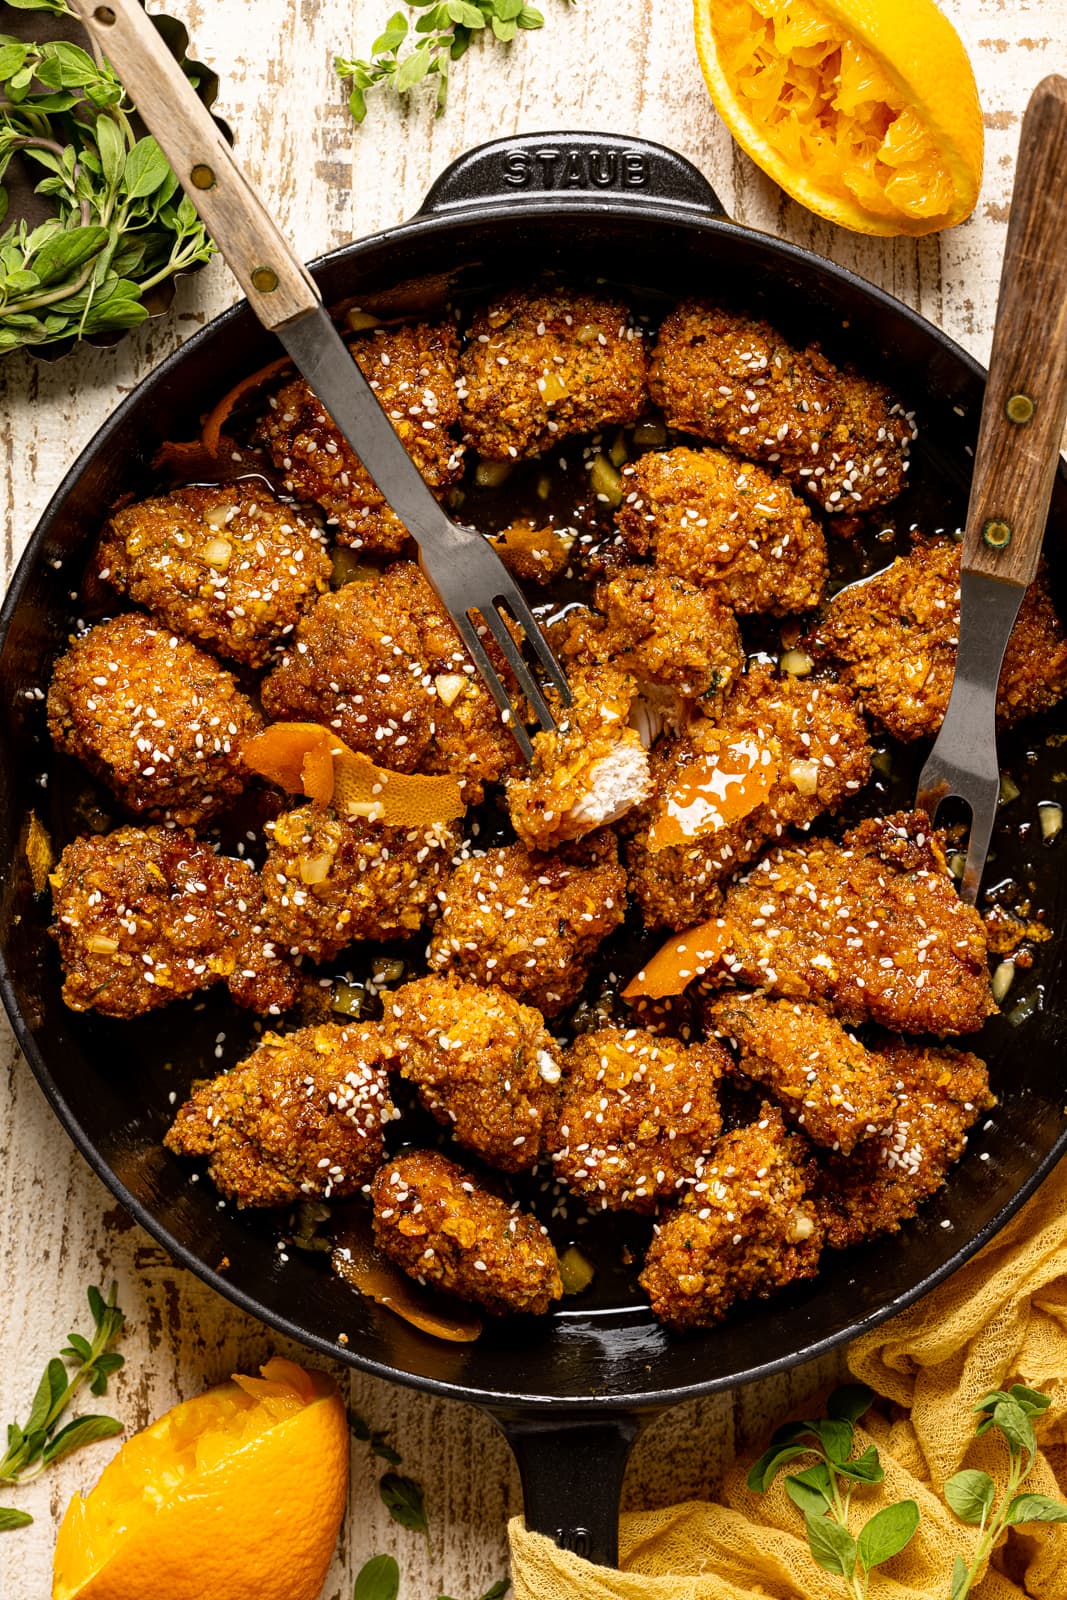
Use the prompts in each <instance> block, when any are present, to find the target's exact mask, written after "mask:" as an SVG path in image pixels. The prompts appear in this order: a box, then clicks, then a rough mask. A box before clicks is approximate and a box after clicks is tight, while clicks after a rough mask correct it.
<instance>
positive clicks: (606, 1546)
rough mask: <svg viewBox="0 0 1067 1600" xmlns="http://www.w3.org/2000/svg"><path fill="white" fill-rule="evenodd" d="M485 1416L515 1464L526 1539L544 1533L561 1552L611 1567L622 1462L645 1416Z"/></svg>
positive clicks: (615, 1545) (615, 1555) (616, 1541)
mask: <svg viewBox="0 0 1067 1600" xmlns="http://www.w3.org/2000/svg"><path fill="white" fill-rule="evenodd" d="M490 1414H491V1416H492V1417H493V1420H494V1422H496V1423H497V1425H498V1426H499V1427H500V1428H501V1429H502V1430H503V1432H504V1435H505V1437H506V1439H507V1441H508V1443H509V1444H510V1446H511V1448H512V1450H513V1451H514V1453H515V1459H516V1461H517V1462H518V1464H519V1476H520V1478H521V1479H522V1499H523V1510H524V1513H525V1517H526V1526H527V1527H528V1528H529V1529H530V1531H531V1533H544V1534H547V1535H548V1537H549V1538H550V1539H554V1540H555V1542H556V1543H557V1544H558V1545H559V1546H560V1547H561V1548H562V1549H564V1550H573V1551H574V1553H575V1555H579V1556H582V1557H584V1559H585V1560H586V1561H593V1562H595V1563H596V1564H597V1565H598V1566H602V1567H614V1566H616V1565H617V1564H618V1560H619V1501H620V1499H621V1497H622V1480H623V1477H624V1475H625V1472H626V1463H627V1460H628V1459H629V1455H630V1451H631V1450H632V1449H633V1446H634V1442H635V1440H636V1439H637V1436H638V1434H639V1433H640V1432H641V1430H642V1428H643V1427H644V1426H645V1423H646V1422H648V1421H650V1420H651V1418H649V1417H645V1416H638V1415H634V1414H631V1413H623V1414H622V1415H614V1416H607V1417H599V1416H597V1417H575V1418H564V1419H563V1420H559V1419H557V1418H555V1417H549V1416H545V1417H541V1416H537V1417H531V1416H530V1415H529V1413H526V1414H525V1415H519V1416H515V1415H509V1414H507V1413H503V1414H502V1413H500V1412H498V1411H494V1412H492V1413H490Z"/></svg>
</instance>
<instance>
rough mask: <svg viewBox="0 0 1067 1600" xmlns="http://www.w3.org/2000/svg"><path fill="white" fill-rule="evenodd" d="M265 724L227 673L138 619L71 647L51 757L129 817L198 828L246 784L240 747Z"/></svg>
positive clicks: (56, 677)
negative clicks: (77, 765) (66, 758)
mask: <svg viewBox="0 0 1067 1600" xmlns="http://www.w3.org/2000/svg"><path fill="white" fill-rule="evenodd" d="M260 726H261V721H260V717H259V713H258V712H257V711H256V710H255V708H254V707H253V705H252V703H251V701H250V700H249V699H248V698H247V697H246V696H245V695H243V694H242V693H241V691H240V689H239V688H238V687H237V682H236V680H235V678H234V677H233V674H232V673H230V672H227V671H226V669H225V667H221V666H220V665H219V663H218V662H217V661H216V660H215V659H214V657H213V656H209V655H207V654H206V653H205V652H204V651H203V650H198V649H197V647H196V646H195V645H192V644H190V643H189V641H188V640H187V639H181V638H179V637H178V636H177V634H173V633H171V631H170V629H169V628H166V629H163V628H159V627H157V626H156V625H155V624H154V623H152V622H150V621H149V620H148V618H147V617H143V616H141V615H140V613H136V614H134V613H131V614H129V615H128V616H121V617H114V618H112V619H111V621H110V622H101V623H98V624H97V626H96V627H95V628H90V629H89V632H88V633H83V634H82V635H80V637H76V638H75V639H73V640H72V641H71V645H70V648H69V649H68V651H67V653H66V655H64V656H60V658H59V660H58V661H57V662H56V664H55V668H54V670H53V673H52V682H51V685H50V687H49V690H48V728H49V732H50V733H51V735H52V742H53V743H54V744H55V746H56V748H57V750H63V751H66V752H67V754H68V755H73V756H77V757H78V759H79V760H81V761H84V763H85V765H86V766H87V767H88V768H89V770H90V772H92V773H93V774H94V775H95V776H96V777H98V778H99V779H101V781H102V782H104V783H106V784H107V786H108V788H109V789H111V790H113V791H114V793H115V794H116V795H117V796H118V798H119V799H120V800H121V801H122V804H123V805H124V806H125V807H126V809H127V811H131V812H133V814H134V815H135V816H148V817H155V818H160V819H166V820H167V821H173V822H178V823H181V824H182V826H189V827H192V826H195V825H196V824H197V823H200V822H203V821H204V820H205V818H207V817H210V816H212V815H213V813H214V812H216V811H217V810H218V809H219V808H220V806H223V805H225V804H226V802H227V801H228V800H232V799H233V798H234V797H235V796H236V795H238V794H240V793H241V791H242V789H243V788H244V787H245V785H246V783H247V782H248V773H247V771H246V769H245V767H244V766H243V764H242V762H241V745H242V744H243V743H244V741H245V739H247V738H248V737H249V736H250V735H251V734H253V733H257V732H258V731H259V728H260Z"/></svg>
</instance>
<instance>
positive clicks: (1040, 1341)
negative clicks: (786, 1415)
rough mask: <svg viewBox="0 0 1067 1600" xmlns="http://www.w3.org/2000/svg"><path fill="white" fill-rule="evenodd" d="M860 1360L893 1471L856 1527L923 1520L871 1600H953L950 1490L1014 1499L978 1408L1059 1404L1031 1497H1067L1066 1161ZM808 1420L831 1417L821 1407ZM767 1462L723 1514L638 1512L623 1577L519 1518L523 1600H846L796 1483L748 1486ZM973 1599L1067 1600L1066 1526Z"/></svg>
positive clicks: (1038, 1530)
mask: <svg viewBox="0 0 1067 1600" xmlns="http://www.w3.org/2000/svg"><path fill="white" fill-rule="evenodd" d="M886 1248H887V1249H892V1243H891V1242H890V1243H889V1244H888V1245H887V1246H886ZM847 1359H848V1365H849V1367H850V1369H851V1371H852V1373H853V1374H854V1376H855V1377H856V1378H858V1379H859V1380H860V1381H862V1382H863V1383H866V1384H869V1385H870V1387H871V1388H872V1389H873V1390H874V1391H875V1393H876V1394H878V1395H880V1396H882V1397H883V1400H884V1402H886V1403H885V1404H884V1405H882V1406H878V1407H877V1408H876V1409H874V1410H872V1411H870V1412H868V1414H867V1416H866V1417H864V1419H863V1426H861V1427H858V1428H857V1430H856V1439H857V1447H858V1448H859V1449H863V1448H865V1447H866V1445H867V1444H868V1443H870V1442H872V1441H873V1442H874V1443H875V1444H876V1445H877V1446H878V1450H879V1452H880V1454H881V1458H882V1465H883V1466H884V1468H885V1482H884V1484H882V1485H880V1486H878V1487H877V1488H875V1489H871V1490H865V1491H863V1492H861V1493H860V1494H859V1495H858V1496H857V1500H856V1502H854V1504H855V1507H856V1510H857V1512H858V1516H857V1518H856V1526H858V1525H859V1524H861V1523H862V1522H863V1521H865V1520H866V1519H867V1517H868V1516H870V1515H871V1514H872V1513H873V1512H874V1511H877V1510H878V1509H879V1508H880V1507H881V1506H882V1505H885V1504H886V1503H888V1502H890V1501H894V1500H903V1499H907V1498H911V1499H914V1500H916V1501H917V1502H918V1504H919V1508H920V1511H921V1513H922V1521H921V1523H920V1526H919V1532H918V1533H917V1534H916V1536H915V1538H914V1539H913V1540H912V1542H911V1544H910V1545H909V1546H908V1548H907V1549H906V1550H904V1551H903V1552H902V1553H901V1554H900V1555H899V1556H896V1557H894V1559H893V1560H892V1561H891V1562H888V1563H887V1564H886V1566H885V1567H882V1568H879V1569H877V1570H876V1571H875V1572H874V1573H872V1575H871V1586H870V1600H948V1594H949V1583H950V1574H951V1571H952V1564H953V1561H954V1560H955V1557H956V1556H957V1555H962V1556H964V1557H965V1558H966V1559H967V1560H968V1561H970V1560H971V1558H972V1555H973V1552H974V1548H975V1544H976V1542H977V1530H976V1529H975V1528H973V1527H967V1526H965V1525H964V1524H963V1523H961V1522H959V1521H958V1520H957V1519H956V1518H955V1517H954V1516H953V1515H952V1513H951V1512H950V1511H949V1510H948V1508H947V1507H946V1505H945V1502H944V1500H943V1498H942V1496H941V1494H940V1489H941V1485H942V1484H943V1483H944V1481H945V1479H946V1478H948V1477H951V1475H952V1474H953V1473H954V1472H958V1471H959V1470H960V1468H961V1467H964V1466H966V1467H975V1468H979V1469H982V1470H984V1471H987V1472H990V1473H992V1475H993V1477H994V1478H996V1479H997V1484H998V1503H999V1495H1000V1492H1001V1491H1002V1490H1003V1480H1004V1469H1005V1467H1006V1464H1007V1447H1006V1445H1005V1444H1004V1442H1003V1440H1002V1439H1001V1437H1000V1435H999V1434H997V1433H995V1432H991V1433H989V1434H987V1435H985V1436H984V1437H983V1438H981V1439H978V1440H976V1439H975V1438H974V1426H975V1421H976V1418H975V1415H974V1412H973V1410H972V1407H973V1406H974V1405H975V1403H976V1402H977V1401H978V1400H980V1399H981V1397H982V1396H983V1395H984V1394H986V1393H987V1392H988V1391H989V1390H990V1389H1006V1388H1008V1387H1009V1386H1010V1385H1011V1384H1012V1383H1024V1384H1026V1385H1028V1387H1030V1388H1034V1389H1043V1390H1044V1391H1045V1392H1046V1393H1048V1394H1050V1395H1051V1396H1052V1405H1051V1406H1050V1408H1049V1410H1048V1411H1047V1412H1046V1413H1044V1415H1043V1416H1042V1417H1041V1418H1040V1419H1039V1422H1038V1425H1037V1427H1038V1438H1039V1441H1040V1446H1041V1449H1040V1453H1039V1455H1038V1458H1037V1461H1036V1464H1035V1466H1034V1469H1033V1472H1032V1473H1031V1475H1030V1478H1029V1479H1028V1480H1027V1484H1026V1488H1027V1490H1028V1491H1033V1492H1034V1493H1037V1494H1050V1495H1053V1496H1055V1497H1057V1498H1060V1499H1067V1162H1064V1163H1063V1164H1062V1165H1061V1166H1060V1167H1059V1169H1058V1170H1057V1171H1056V1172H1054V1173H1053V1175H1052V1176H1051V1177H1050V1178H1049V1179H1048V1181H1047V1182H1046V1183H1045V1184H1044V1185H1043V1186H1042V1187H1041V1189H1039V1190H1038V1192H1037V1194H1036V1195H1034V1196H1033V1197H1032V1198H1031V1200H1030V1201H1029V1202H1028V1204H1027V1205H1026V1206H1025V1207H1024V1208H1023V1210H1022V1211H1021V1212H1020V1213H1019V1215H1018V1216H1017V1217H1015V1218H1014V1220H1013V1221H1012V1222H1010V1223H1009V1224H1008V1226H1007V1227H1006V1228H1005V1229H1004V1230H1003V1232H1002V1233H1000V1234H999V1235H998V1236H997V1238H996V1239H994V1241H993V1242H992V1244H990V1245H988V1246H987V1247H986V1248H985V1249H984V1250H983V1251H982V1252H981V1253H980V1254H979V1255H977V1256H976V1257H975V1258H974V1260H973V1261H970V1262H968V1263H967V1265H966V1266H964V1267H962V1268H961V1269H960V1270H959V1272H957V1273H956V1274H955V1275H954V1276H953V1277H952V1278H950V1279H949V1281H948V1282H947V1283H944V1284H942V1285H941V1287H940V1288H938V1289H935V1290H934V1292H933V1293H932V1294H929V1295H927V1297H926V1298H925V1299H924V1300H921V1301H920V1302H919V1304H918V1305H916V1306H913V1307H912V1308H911V1310H909V1311H904V1312H902V1313H901V1315H900V1316H898V1317H894V1318H893V1319H892V1321H890V1322H887V1323H885V1324H884V1326H882V1327H880V1328H877V1329H875V1331H874V1332H873V1333H870V1334H867V1335H865V1336H864V1337H863V1338H861V1339H858V1340H857V1341H856V1343H855V1344H854V1345H852V1346H851V1348H850V1349H849V1351H848V1356H847ZM804 1411H805V1414H806V1415H808V1416H818V1415H820V1414H821V1413H820V1410H819V1404H818V1402H815V1403H814V1404H809V1405H808V1406H806V1407H805V1408H804ZM757 1453H758V1452H757V1451H755V1450H753V1451H752V1452H751V1453H750V1454H746V1456H745V1459H744V1460H742V1461H737V1462H735V1463H734V1465H733V1466H732V1467H731V1468H730V1469H729V1471H728V1473H727V1476H726V1481H725V1483H724V1485H723V1490H722V1500H721V1503H718V1504H711V1503H708V1502H704V1501H690V1502H688V1503H687V1504H684V1505H678V1506H671V1507H669V1508H668V1509H667V1510H664V1511H647V1512H631V1513H629V1514H627V1515H624V1516H623V1517H622V1519H621V1521H620V1528H619V1535H620V1537H619V1547H620V1570H619V1571H617V1572H616V1571H613V1570H610V1569H609V1568H607V1567H597V1566H593V1565H591V1564H590V1563H589V1562H588V1561H583V1560H581V1558H580V1557H578V1556H576V1555H573V1554H571V1552H570V1551H567V1550H559V1549H557V1548H556V1546H555V1545H554V1544H553V1543H552V1542H551V1540H549V1539H546V1538H544V1537H543V1536H542V1535H541V1534H536V1533H528V1532H527V1531H526V1529H525V1528H524V1526H523V1524H522V1521H521V1519H520V1518H515V1519H514V1520H513V1521H512V1523H511V1526H510V1529H509V1534H510V1539H511V1554H512V1567H513V1581H514V1585H515V1600H754V1597H756V1596H759V1597H761V1600H768V1597H772V1600H843V1597H844V1596H845V1595H846V1593H847V1585H846V1584H845V1582H844V1580H843V1579H842V1578H840V1577H833V1576H831V1575H830V1574H829V1573H826V1572H823V1571H822V1570H821V1569H820V1568H819V1567H817V1566H816V1565H815V1563H814V1561H813V1560H812V1558H811V1554H810V1552H809V1550H808V1547H807V1541H806V1538H805V1534H804V1527H803V1522H802V1519H801V1516H800V1513H799V1512H798V1511H797V1509H796V1507H795V1506H794V1505H793V1504H792V1502H791V1501H790V1500H789V1498H788V1496H787V1495H786V1493H785V1491H784V1489H783V1487H782V1479H781V1477H779V1478H778V1479H777V1481H776V1483H775V1485H774V1487H773V1488H772V1489H771V1490H770V1492H769V1493H767V1494H765V1495H754V1494H750V1493H749V1491H748V1490H747V1489H746V1488H745V1474H746V1472H747V1470H748V1467H749V1465H750V1464H751V1462H752V1460H753V1459H754V1458H755V1455H756V1454H757ZM972 1595H973V1596H974V1600H1023V1597H1025V1596H1029V1597H1031V1600H1067V1524H1038V1523H1031V1524H1030V1525H1028V1526H1027V1527H1026V1528H1025V1529H1024V1530H1023V1531H1020V1530H1018V1529H1012V1530H1011V1531H1010V1532H1009V1534H1008V1537H1007V1541H1006V1542H1005V1543H1004V1544H1002V1545H1001V1547H1000V1548H999V1549H998V1550H997V1551H996V1553H995V1555H994V1557H993V1560H992V1562H991V1564H990V1566H989V1567H988V1569H987V1571H986V1573H985V1575H984V1577H983V1578H982V1580H981V1582H980V1583H979V1584H977V1585H976V1587H975V1588H974V1589H973V1590H972Z"/></svg>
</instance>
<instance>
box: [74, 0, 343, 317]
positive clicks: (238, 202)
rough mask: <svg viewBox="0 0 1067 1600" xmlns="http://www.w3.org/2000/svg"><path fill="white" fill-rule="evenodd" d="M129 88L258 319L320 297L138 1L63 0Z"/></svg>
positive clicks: (295, 312)
mask: <svg viewBox="0 0 1067 1600" xmlns="http://www.w3.org/2000/svg"><path fill="white" fill-rule="evenodd" d="M70 3H71V5H72V7H73V9H74V10H75V11H76V12H77V14H78V16H79V18H80V19H81V21H82V22H83V23H84V25H85V27H86V29H87V31H88V33H89V35H90V37H91V39H92V40H93V43H94V44H95V45H96V46H97V47H98V48H99V49H100V50H101V52H102V53H103V54H104V55H105V56H107V58H108V60H109V61H110V63H111V65H112V66H113V67H114V69H115V71H116V72H117V73H118V75H119V77H120V78H121V79H122V82H123V83H124V84H125V86H126V88H127V89H128V90H129V93H130V96H131V98H132V99H133V102H134V104H135V105H136V107H137V111H138V114H139V115H140V117H141V120H142V121H143V122H144V123H145V125H146V126H147V127H148V128H149V129H150V130H151V132H152V133H153V134H154V135H155V137H156V139H157V140H158V141H159V144H160V146H161V148H162V149H163V151H164V154H165V155H166V156H167V159H168V160H169V162H170V164H171V166H172V167H173V168H174V170H175V172H176V173H177V174H178V179H179V181H180V183H181V186H182V188H183V189H184V190H185V192H186V194H187V195H188V196H189V198H190V200H191V201H192V202H193V205H194V206H195V207H196V209H197V211H198V212H199V213H200V215H201V217H202V218H203V220H204V223H205V225H206V227H207V229H208V232H209V233H210V234H211V237H212V238H213V239H214V241H215V243H216V244H217V245H218V247H219V249H220V250H221V252H222V254H223V256H224V257H225V259H226V262H227V264H228V266H229V268H230V271H231V272H232V273H233V275H234V277H235V278H236V279H237V281H238V283H239V284H240V285H241V288H242V289H243V290H244V292H245V294H246V295H247V296H248V299H249V303H250V305H251V307H252V310H253V311H254V312H255V314H256V316H257V317H258V318H259V320H260V322H262V323H263V324H264V326H265V327H267V328H279V327H281V326H282V325H283V324H284V323H286V322H291V321H292V320H293V318H294V317H299V316H301V315H303V313H304V312H306V311H311V310H313V309H314V308H315V306H317V305H318V304H319V303H320V302H321V296H320V294H319V291H318V289H317V288H316V286H315V284H314V283H313V281H312V279H311V277H310V276H309V274H308V272H307V271H306V269H305V268H304V265H303V263H302V262H301V261H299V260H298V259H297V257H296V256H295V255H294V253H293V251H292V249H291V247H290V246H289V244H288V243H287V242H286V240H285V239H284V238H283V236H282V234H281V232H280V231H279V229H278V227H277V225H276V224H275V222H274V221H273V219H272V218H271V216H270V215H269V213H268V212H267V209H266V207H265V206H264V204H263V202H262V200H261V199H260V198H259V196H258V195H257V194H256V192H255V190H254V189H253V188H252V186H251V184H250V183H249V182H248V179H247V178H246V177H245V175H244V173H243V172H242V171H241V169H240V168H239V167H238V165H237V163H236V161H235V160H234V158H233V155H232V153H231V150H230V147H229V145H228V144H227V142H226V140H225V139H224V138H223V136H222V134H221V133H220V131H219V129H218V128H217V127H216V125H215V122H214V120H213V119H212V117H211V114H210V112H209V111H208V110H207V109H206V108H205V107H204V106H203V105H201V103H200V101H199V100H198V99H197V97H196V94H195V92H194V91H193V88H192V85H191V84H190V83H189V81H188V79H187V78H186V76H185V74H184V72H183V71H182V70H181V68H180V66H179V65H178V63H177V62H176V61H175V59H174V57H173V56H172V55H171V53H170V51H169V50H168V49H167V47H166V45H165V44H164V42H163V40H162V38H161V37H160V35H159V34H158V33H157V32H156V30H155V28H154V27H153V25H152V22H151V19H150V18H149V16H148V14H147V13H146V12H145V10H144V8H143V7H142V6H141V5H140V4H139V0H101V3H97V0H70Z"/></svg>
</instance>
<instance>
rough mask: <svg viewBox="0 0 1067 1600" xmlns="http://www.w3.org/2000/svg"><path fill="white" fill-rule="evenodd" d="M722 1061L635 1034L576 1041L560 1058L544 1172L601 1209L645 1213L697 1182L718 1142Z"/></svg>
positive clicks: (726, 1063)
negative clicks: (549, 1167) (559, 1089)
mask: <svg viewBox="0 0 1067 1600" xmlns="http://www.w3.org/2000/svg"><path fill="white" fill-rule="evenodd" d="M730 1065H731V1063H730V1058H729V1057H728V1056H727V1054H726V1052H725V1051H724V1050H723V1049H722V1047H721V1046H720V1045H717V1044H716V1043H715V1042H714V1041H711V1042H710V1043H708V1044H694V1045H684V1044H682V1043H681V1042H680V1041H679V1040H677V1039H669V1038H666V1037H665V1036H663V1035H660V1034H655V1033H648V1032H646V1031H645V1030H644V1029H643V1028H626V1029H623V1028H600V1029H598V1030H597V1031H596V1032H595V1033H583V1034H579V1036H578V1038H577V1039H575V1041H574V1043H573V1044H572V1045H571V1046H570V1048H569V1049H568V1050H567V1051H566V1052H565V1054H564V1058H563V1066H564V1077H563V1094H562V1099H561V1101H560V1106H559V1113H558V1117H557V1119H556V1123H555V1126H554V1128H553V1129H552V1132H551V1134H550V1139H549V1145H550V1150H551V1154H552V1163H553V1166H554V1168H555V1171H556V1174H557V1176H558V1177H560V1178H562V1179H563V1182H564V1183H565V1184H566V1185H567V1186H568V1188H570V1189H572V1190H573V1191H574V1193H575V1194H578V1195H581V1196H582V1197H583V1198H584V1199H586V1200H588V1201H589V1203H590V1205H592V1206H594V1207H599V1208H602V1209H605V1210H607V1209H609V1208H610V1209H613V1210H628V1211H652V1210H653V1209H654V1208H655V1205H656V1202H657V1201H659V1200H664V1199H667V1198H668V1197H669V1196H671V1195H675V1196H676V1195H677V1193H678V1191H679V1190H680V1189H681V1188H682V1187H683V1186H684V1185H685V1184H687V1183H688V1184H692V1183H694V1182H696V1181H697V1180H698V1179H699V1178H700V1176H701V1175H702V1172H703V1168H704V1159H705V1157H706V1156H707V1154H708V1152H709V1151H710V1150H711V1149H712V1148H713V1147H714V1145H715V1141H716V1140H717V1139H718V1137H719V1134H720V1133H721V1132H722V1116H721V1115H720V1112H719V1100H718V1095H717V1093H716V1088H717V1086H718V1083H719V1080H720V1079H721V1078H722V1076H723V1074H724V1073H725V1072H727V1071H728V1070H729V1068H730Z"/></svg>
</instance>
